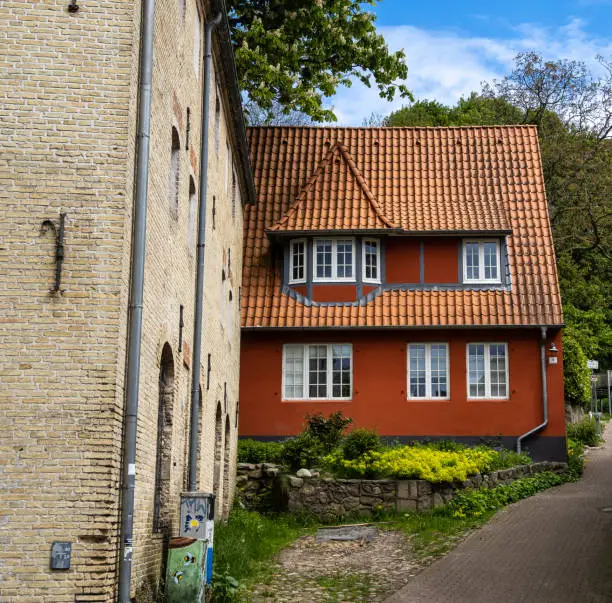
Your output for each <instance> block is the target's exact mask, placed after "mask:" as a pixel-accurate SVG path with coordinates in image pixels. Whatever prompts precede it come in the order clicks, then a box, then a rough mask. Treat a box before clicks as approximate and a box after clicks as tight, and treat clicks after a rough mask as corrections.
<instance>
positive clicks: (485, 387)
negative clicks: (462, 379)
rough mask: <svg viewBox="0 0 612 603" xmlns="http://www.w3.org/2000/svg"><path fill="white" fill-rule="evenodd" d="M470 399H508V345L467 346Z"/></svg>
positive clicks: (485, 344) (473, 344)
mask: <svg viewBox="0 0 612 603" xmlns="http://www.w3.org/2000/svg"><path fill="white" fill-rule="evenodd" d="M467 385H468V398H497V399H502V400H504V399H507V398H508V344H506V343H468V344H467Z"/></svg>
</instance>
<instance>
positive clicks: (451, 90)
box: [333, 18, 612, 125]
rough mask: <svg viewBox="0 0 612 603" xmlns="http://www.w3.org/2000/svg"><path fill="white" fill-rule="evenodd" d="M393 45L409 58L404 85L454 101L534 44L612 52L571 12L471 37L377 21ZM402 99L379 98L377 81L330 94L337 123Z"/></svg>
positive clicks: (611, 45) (588, 58)
mask: <svg viewBox="0 0 612 603" xmlns="http://www.w3.org/2000/svg"><path fill="white" fill-rule="evenodd" d="M379 30H380V32H381V33H382V34H383V35H384V36H385V38H386V40H387V43H388V44H389V47H390V48H391V49H392V50H398V49H400V48H403V49H404V50H405V52H406V57H407V61H408V79H407V82H406V83H407V86H408V88H409V89H410V90H411V91H412V92H413V94H414V96H415V98H417V99H423V98H429V99H435V100H437V101H439V102H442V103H446V104H454V103H455V102H456V101H457V100H458V99H459V98H460V97H461V96H462V95H466V94H469V93H470V92H472V91H474V90H476V91H478V90H480V87H481V83H482V82H483V81H490V80H492V79H494V78H500V77H503V75H504V74H506V73H508V72H509V70H510V69H511V67H512V60H513V58H514V56H515V55H516V54H517V53H518V52H521V51H528V50H535V51H536V52H540V53H541V54H542V55H543V56H544V57H546V58H551V59H559V58H570V59H576V60H582V61H585V62H587V63H590V62H593V61H594V58H595V56H596V55H598V54H602V55H604V56H607V55H612V42H610V41H609V40H602V39H598V38H593V37H591V36H589V35H588V34H587V33H586V31H585V24H584V22H583V21H581V20H580V19H577V18H572V19H570V20H569V21H568V23H567V25H564V26H562V27H542V26H539V25H535V24H530V23H523V24H519V25H516V26H513V27H511V28H509V32H508V36H507V37H505V38H492V37H491V38H489V37H469V35H468V34H467V33H466V32H459V31H454V30H446V31H442V30H426V29H420V28H418V27H412V26H410V25H399V26H394V27H388V26H387V27H381V28H379ZM405 103H406V101H405V100H402V99H396V100H395V101H393V102H392V103H389V102H387V101H385V100H384V99H381V98H380V97H379V96H378V91H377V89H376V88H375V87H373V88H367V87H366V86H364V85H363V84H361V83H360V82H355V83H354V84H353V86H352V87H351V88H350V89H346V88H345V89H342V90H340V91H339V92H338V94H337V95H336V96H335V98H334V99H333V105H334V109H335V112H336V114H337V116H338V123H339V124H342V125H361V123H362V121H363V119H364V118H365V117H368V116H369V115H371V114H372V113H380V114H383V115H386V114H388V113H389V112H391V111H393V110H394V109H397V108H398V107H401V106H402V105H403V104H405Z"/></svg>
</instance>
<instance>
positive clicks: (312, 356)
mask: <svg viewBox="0 0 612 603" xmlns="http://www.w3.org/2000/svg"><path fill="white" fill-rule="evenodd" d="M308 397H309V398H327V346H324V345H311V346H309V348H308Z"/></svg>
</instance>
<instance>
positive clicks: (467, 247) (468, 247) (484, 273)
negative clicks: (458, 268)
mask: <svg viewBox="0 0 612 603" xmlns="http://www.w3.org/2000/svg"><path fill="white" fill-rule="evenodd" d="M500 274H501V272H500V248H499V241H497V240H481V241H464V243H463V281H464V282H465V283H500V282H501V277H500Z"/></svg>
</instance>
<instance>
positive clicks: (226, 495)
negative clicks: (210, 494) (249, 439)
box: [223, 417, 231, 517]
mask: <svg viewBox="0 0 612 603" xmlns="http://www.w3.org/2000/svg"><path fill="white" fill-rule="evenodd" d="M230 442H231V428H230V420H229V417H226V418H225V446H224V452H223V517H227V516H228V515H229V511H230V460H231V457H230Z"/></svg>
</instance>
